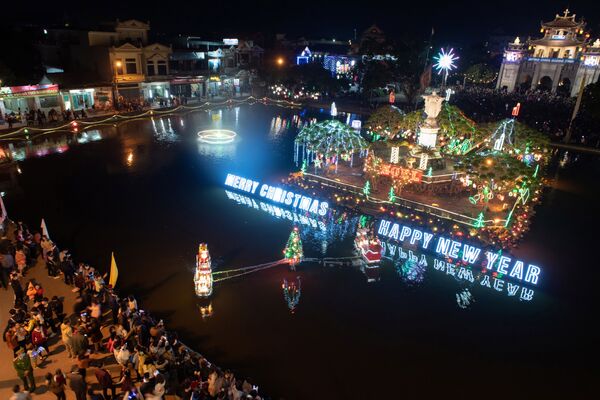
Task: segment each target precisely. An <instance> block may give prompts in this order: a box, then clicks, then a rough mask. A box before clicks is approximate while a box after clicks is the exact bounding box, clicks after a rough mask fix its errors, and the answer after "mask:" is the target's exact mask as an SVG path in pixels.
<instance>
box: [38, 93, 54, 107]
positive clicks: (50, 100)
mask: <svg viewBox="0 0 600 400" xmlns="http://www.w3.org/2000/svg"><path fill="white" fill-rule="evenodd" d="M51 107H58V97H57V96H48V97H40V108H51Z"/></svg>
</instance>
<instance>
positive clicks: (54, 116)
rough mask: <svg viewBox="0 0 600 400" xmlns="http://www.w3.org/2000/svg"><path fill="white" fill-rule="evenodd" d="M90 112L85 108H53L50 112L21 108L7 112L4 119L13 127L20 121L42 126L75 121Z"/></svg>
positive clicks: (24, 123)
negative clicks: (58, 109) (59, 109)
mask: <svg viewBox="0 0 600 400" xmlns="http://www.w3.org/2000/svg"><path fill="white" fill-rule="evenodd" d="M87 117H88V113H87V112H86V110H85V108H82V109H81V110H78V111H76V110H71V109H66V110H63V111H57V110H56V109H54V108H51V109H50V110H49V111H48V114H46V112H45V111H44V110H41V109H37V110H25V111H21V109H20V108H19V109H18V110H17V111H16V112H14V111H11V112H7V113H6V115H5V116H4V120H5V121H6V123H7V124H8V128H9V129H10V128H12V127H13V125H14V124H17V123H20V124H22V125H24V126H36V127H39V128H42V127H44V126H47V125H48V124H52V123H55V122H64V121H74V120H76V119H82V118H87Z"/></svg>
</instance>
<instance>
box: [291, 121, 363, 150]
mask: <svg viewBox="0 0 600 400" xmlns="http://www.w3.org/2000/svg"><path fill="white" fill-rule="evenodd" d="M295 142H296V144H297V145H304V146H306V149H307V150H310V151H311V152H314V153H315V154H322V155H323V156H324V157H325V158H329V157H332V156H336V155H341V154H352V153H355V152H359V151H363V150H367V148H368V147H369V144H368V143H367V141H366V140H365V139H363V138H362V136H361V135H360V132H357V131H356V129H353V128H352V127H350V126H348V125H346V124H344V123H342V122H340V121H338V120H335V119H334V120H327V121H321V122H317V123H316V124H312V125H310V126H306V127H304V128H302V130H301V131H300V133H298V136H297V137H296V140H295Z"/></svg>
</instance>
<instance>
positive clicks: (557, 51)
mask: <svg viewBox="0 0 600 400" xmlns="http://www.w3.org/2000/svg"><path fill="white" fill-rule="evenodd" d="M559 51H560V50H554V49H553V50H552V54H551V55H550V57H552V58H558V53H559Z"/></svg>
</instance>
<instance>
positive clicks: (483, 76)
mask: <svg viewBox="0 0 600 400" xmlns="http://www.w3.org/2000/svg"><path fill="white" fill-rule="evenodd" d="M497 76H498V73H497V72H496V70H495V69H493V68H492V67H491V66H489V65H488V64H485V63H480V64H475V65H471V66H470V67H469V68H468V69H467V70H466V71H465V77H466V78H467V82H470V83H473V84H476V85H489V84H490V83H492V82H493V81H494V80H496V77H497Z"/></svg>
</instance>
